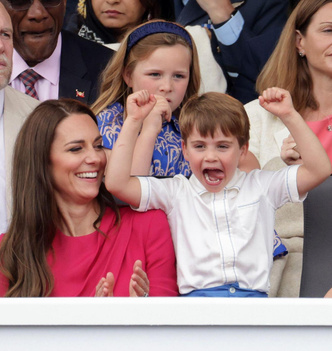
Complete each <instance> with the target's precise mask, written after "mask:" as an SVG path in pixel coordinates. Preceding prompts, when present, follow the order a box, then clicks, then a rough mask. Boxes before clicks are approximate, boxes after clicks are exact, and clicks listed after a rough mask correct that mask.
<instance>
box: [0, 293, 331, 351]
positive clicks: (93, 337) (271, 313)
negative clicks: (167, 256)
mask: <svg viewBox="0 0 332 351" xmlns="http://www.w3.org/2000/svg"><path fill="white" fill-rule="evenodd" d="M331 348H332V299H316V298H315V299H300V298H297V299H295V298H293V299H282V298H279V299H278V298H275V299H272V298H270V299H258V298H247V299H240V298H15V299H5V298H0V351H7V350H8V351H16V350H19V351H23V350H24V351H25V350H27V351H30V350H32V351H38V350H47V351H53V350H59V351H67V350H71V351H74V350H80V351H85V350H89V351H91V350H98V351H100V350H103V351H104V350H110V351H113V350H121V351H122V350H130V351H131V350H132V351H140V350H144V351H148V350H154V351H164V350H172V351H177V350H179V351H187V350H188V351H196V350H203V351H210V350H224V349H225V350H228V349H230V350H232V351H233V350H245V351H247V350H255V351H260V350H264V351H267V350H278V351H279V350H287V351H288V350H290V351H295V350H301V351H304V350H313V351H315V350H320V351H321V350H329V351H330V350H331Z"/></svg>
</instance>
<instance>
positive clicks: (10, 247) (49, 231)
mask: <svg viewBox="0 0 332 351" xmlns="http://www.w3.org/2000/svg"><path fill="white" fill-rule="evenodd" d="M72 114H86V115H89V116H90V117H91V118H92V119H93V121H94V122H95V123H96V124H97V121H96V117H95V115H94V114H93V112H92V111H91V110H90V109H89V108H88V107H87V106H86V105H85V104H83V103H80V102H78V101H76V100H73V99H59V100H48V101H45V102H43V103H41V104H40V105H38V106H37V107H36V108H35V110H34V111H33V112H32V113H31V114H30V115H29V117H28V118H27V120H26V121H25V123H24V124H23V126H22V129H21V131H20V133H19V134H18V137H17V140H16V144H15V149H14V158H13V171H12V193H13V206H12V213H13V214H12V219H11V222H10V225H9V229H8V232H7V234H6V235H5V236H4V238H3V240H2V242H1V246H0V268H1V271H2V272H3V273H4V275H5V276H6V277H7V278H8V282H9V287H8V290H7V293H6V296H12V297H20V296H26V297H34V296H48V295H49V294H50V293H51V292H52V289H53V285H54V283H53V275H52V272H51V270H50V267H49V265H48V263H47V260H46V256H47V253H48V252H49V250H50V249H51V248H52V242H53V239H54V236H55V233H56V229H57V228H58V227H59V225H60V223H61V219H62V218H61V214H60V212H59V209H58V206H57V203H56V200H55V195H54V187H53V184H52V177H51V174H50V150H51V146H52V143H53V140H54V136H55V132H56V129H57V126H58V125H59V123H60V122H61V121H63V120H64V119H65V118H67V117H68V116H70V115H72ZM97 201H98V203H99V206H100V213H99V216H98V219H97V220H96V221H95V223H94V224H93V225H94V227H95V228H96V230H98V228H97V224H98V223H99V222H100V220H101V218H102V216H103V214H104V212H105V209H106V207H107V206H109V207H111V208H112V209H113V211H114V212H115V214H116V225H118V224H119V221H120V214H119V210H118V208H117V205H116V204H115V201H114V199H113V197H112V195H111V194H110V193H108V192H107V190H106V188H105V186H104V185H103V183H102V185H101V187H100V191H99V194H98V196H97Z"/></svg>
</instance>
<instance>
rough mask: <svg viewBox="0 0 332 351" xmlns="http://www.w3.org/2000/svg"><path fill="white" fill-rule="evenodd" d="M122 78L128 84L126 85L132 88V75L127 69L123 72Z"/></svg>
mask: <svg viewBox="0 0 332 351" xmlns="http://www.w3.org/2000/svg"><path fill="white" fill-rule="evenodd" d="M122 78H123V80H124V81H125V82H126V84H127V85H128V87H129V88H132V84H131V74H130V72H129V71H128V69H126V68H125V70H124V71H123V74H122Z"/></svg>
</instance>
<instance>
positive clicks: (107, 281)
mask: <svg viewBox="0 0 332 351" xmlns="http://www.w3.org/2000/svg"><path fill="white" fill-rule="evenodd" d="M113 288H114V276H113V273H111V272H108V273H107V274H106V277H105V278H101V279H100V281H99V283H98V285H97V286H96V294H95V297H112V296H113Z"/></svg>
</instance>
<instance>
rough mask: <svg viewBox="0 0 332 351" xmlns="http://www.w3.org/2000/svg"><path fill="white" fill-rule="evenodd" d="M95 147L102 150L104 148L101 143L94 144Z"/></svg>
mask: <svg viewBox="0 0 332 351" xmlns="http://www.w3.org/2000/svg"><path fill="white" fill-rule="evenodd" d="M96 148H97V149H100V150H102V149H103V148H104V146H103V144H98V145H97V146H96Z"/></svg>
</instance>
